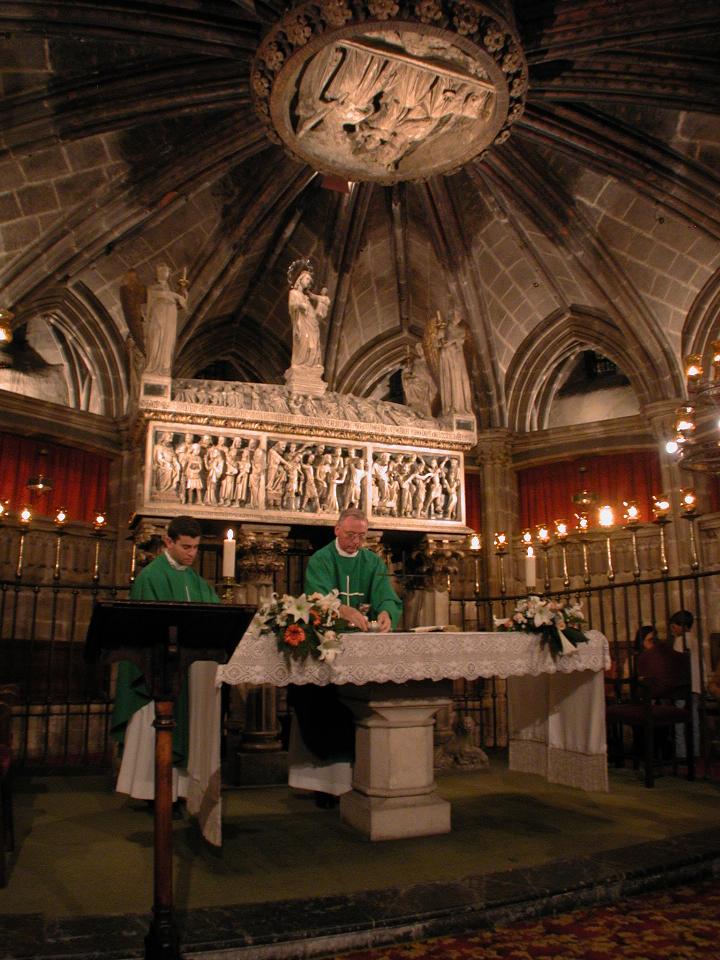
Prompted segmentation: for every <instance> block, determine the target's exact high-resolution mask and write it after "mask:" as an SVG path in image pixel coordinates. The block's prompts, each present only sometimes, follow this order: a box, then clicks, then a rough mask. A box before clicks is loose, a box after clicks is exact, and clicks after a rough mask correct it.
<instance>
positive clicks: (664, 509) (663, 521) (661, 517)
mask: <svg viewBox="0 0 720 960" xmlns="http://www.w3.org/2000/svg"><path fill="white" fill-rule="evenodd" d="M652 509H653V523H655V524H656V525H657V527H658V529H659V530H660V573H661V574H662V575H663V576H664V577H666V576H667V575H668V573H669V572H670V567H669V566H668V561H667V551H666V548H665V527H666V526H667V525H668V524H669V523H670V518H669V517H668V513H670V499H669V497H666V496H665V494H661V495H660V496H659V497H653V508H652Z"/></svg>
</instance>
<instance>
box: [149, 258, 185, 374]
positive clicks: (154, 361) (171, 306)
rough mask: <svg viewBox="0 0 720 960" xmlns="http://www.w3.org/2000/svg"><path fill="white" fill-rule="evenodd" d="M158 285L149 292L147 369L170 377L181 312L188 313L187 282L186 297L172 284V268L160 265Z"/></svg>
mask: <svg viewBox="0 0 720 960" xmlns="http://www.w3.org/2000/svg"><path fill="white" fill-rule="evenodd" d="M155 274H156V277H157V279H156V281H155V283H153V284H151V285H150V286H149V287H148V290H147V301H146V304H145V369H144V371H143V373H144V375H145V376H147V375H148V374H150V375H153V376H160V377H169V376H170V374H171V372H172V362H173V355H174V353H175V340H176V338H177V318H178V310H179V309H180V310H186V309H187V303H188V298H187V294H186V293H185V287H186V286H187V280H186V279H185V278H184V277H182V278H181V279H180V286H181V288H182V293H176V292H175V291H174V290H172V289H171V287H170V284H169V282H168V281H169V277H170V267H168V265H167V264H166V263H159V264H158V265H157V267H156V268H155Z"/></svg>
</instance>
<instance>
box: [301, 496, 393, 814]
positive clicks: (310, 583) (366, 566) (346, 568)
mask: <svg viewBox="0 0 720 960" xmlns="http://www.w3.org/2000/svg"><path fill="white" fill-rule="evenodd" d="M367 529H368V522H367V519H366V518H365V515H364V514H363V512H362V511H361V510H358V509H356V508H349V509H347V510H343V512H342V513H341V514H340V516H339V518H338V521H337V524H336V525H335V540H334V541H333V542H332V543H329V544H328V545H327V546H326V547H323V548H322V549H320V550H318V551H317V552H316V553H314V554H313V555H312V557H311V558H310V562H309V563H308V566H307V570H306V572H305V593H306V594H307V595H308V596H309V595H310V594H312V593H316V592H318V593H322V594H327V593H330V591H331V590H333V589H337V590H338V591H339V594H340V597H339V599H340V601H341V606H340V617H341V618H343V619H344V620H347V622H348V624H350V626H351V627H354V628H356V629H358V630H363V631H367V630H369V629H370V621H375V622H376V623H377V630H378V631H379V632H381V633H387V632H388V631H390V630H392V629H393V628H394V627H396V626H397V624H398V621H399V620H400V616H401V614H402V603H401V601H400V598H399V597H398V595H397V594H396V593H395V590H394V589H393V587H392V584H391V582H390V575H389V573H388V569H387V567H386V566H385V564H384V563H383V561H382V560H381V559H380V557H378V555H377V554H376V553H373V552H372V550H367V549H366V548H364V547H363V543H364V542H365V537H366V536H367ZM288 702H289V703H290V705H291V706H292V707H293V710H294V712H295V718H296V720H297V724H295V723H293V725H292V728H291V733H290V758H289V762H290V772H289V777H288V783H289V785H290V786H291V787H295V788H298V789H304V790H312V791H314V793H315V799H316V802H317V804H318V806H321V807H332V806H334V805H335V803H336V802H337V800H336V798H337V797H338V796H340V795H342V794H343V793H346V792H347V791H348V790H349V789H350V785H351V777H352V760H353V758H354V748H355V727H354V723H353V719H352V714H351V712H350V710H349V708H348V707H346V706H345V705H344V704H343V703H341V702H340V700H339V697H338V694H337V690H336V688H335V687H334V686H332V685H329V686H326V687H316V686H311V685H305V686H294V687H291V688H290V689H289V691H288ZM298 728H299V729H298Z"/></svg>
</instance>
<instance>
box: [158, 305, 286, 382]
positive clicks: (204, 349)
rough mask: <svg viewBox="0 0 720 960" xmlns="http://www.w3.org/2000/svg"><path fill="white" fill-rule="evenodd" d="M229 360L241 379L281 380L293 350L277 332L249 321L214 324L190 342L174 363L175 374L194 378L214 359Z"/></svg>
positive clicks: (259, 380) (198, 333)
mask: <svg viewBox="0 0 720 960" xmlns="http://www.w3.org/2000/svg"><path fill="white" fill-rule="evenodd" d="M219 359H223V360H227V361H228V362H229V363H231V364H232V365H233V367H234V368H235V370H236V371H237V378H236V379H238V380H246V381H248V382H251V383H281V382H283V374H284V373H285V370H286V369H287V368H288V367H289V366H290V351H289V350H288V347H287V345H286V344H284V343H282V342H281V341H280V340H279V339H278V338H277V337H276V336H275V334H274V333H272V332H271V331H269V330H268V329H267V328H266V327H262V326H260V325H259V324H257V323H254V322H252V321H250V320H248V321H246V322H245V323H244V324H240V325H239V326H238V324H236V323H235V322H227V323H225V324H223V325H219V324H213V325H211V326H206V327H205V328H204V329H201V330H199V331H198V332H197V335H196V336H195V337H193V338H192V339H190V340H189V341H187V342H186V343H185V344H184V345H183V347H182V349H181V351H180V353H179V355H178V356H176V357H175V362H174V364H173V375H174V376H175V377H194V376H195V375H196V374H197V371H198V370H202V369H203V368H204V367H206V366H208V365H209V364H210V363H212V362H213V361H214V360H219Z"/></svg>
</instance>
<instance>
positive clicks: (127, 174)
mask: <svg viewBox="0 0 720 960" xmlns="http://www.w3.org/2000/svg"><path fill="white" fill-rule="evenodd" d="M286 6H287V5H286V4H284V3H279V2H251V0H235V2H231V0H212V2H207V0H155V2H154V3H145V2H140V0H113V2H112V3H104V2H101V0H95V2H92V0H81V2H68V0H58V2H51V0H25V2H5V3H3V4H2V5H0V36H2V39H0V63H1V64H2V66H0V80H1V82H2V91H3V97H2V101H1V102H0V231H1V235H2V246H0V300H2V303H3V304H4V305H7V306H11V307H12V308H13V309H14V311H15V312H16V314H17V316H18V318H19V319H20V320H21V321H22V322H24V321H25V320H26V319H27V318H28V317H31V316H33V315H34V314H35V313H37V314H40V313H42V314H43V315H46V316H49V318H50V322H52V311H49V306H48V305H49V304H50V305H54V307H56V308H57V311H59V312H58V313H57V317H58V321H57V322H58V324H59V325H61V326H62V328H63V334H64V336H67V329H68V325H70V326H72V323H73V317H76V318H77V317H80V316H81V322H78V323H77V327H76V329H75V330H74V335H75V337H76V338H77V340H78V349H79V350H80V353H81V354H83V355H87V356H88V357H90V358H92V364H91V366H93V369H94V370H95V374H94V375H95V376H97V377H98V386H97V395H98V396H100V397H102V405H103V412H105V413H107V414H109V415H111V416H117V415H118V413H119V412H120V411H122V409H123V407H124V404H125V402H126V399H127V383H129V382H130V381H129V377H128V376H127V371H126V370H125V369H124V367H123V365H124V364H125V363H126V361H125V360H124V358H123V357H122V355H121V353H122V351H121V350H120V351H119V348H118V345H119V344H121V343H122V339H123V338H124V337H125V335H126V333H127V328H126V323H125V318H124V314H123V310H122V308H121V303H120V297H119V289H120V284H121V282H122V278H123V277H124V276H125V274H126V273H127V271H128V270H131V269H132V270H135V271H136V272H137V274H138V276H139V277H140V279H141V280H142V281H143V282H145V283H148V282H150V281H151V279H152V275H153V268H154V265H155V264H156V263H157V262H158V261H159V260H161V259H162V260H165V261H166V262H168V263H169V264H170V265H171V266H172V269H173V270H175V271H179V270H180V269H181V268H182V267H184V266H186V267H187V270H188V275H189V278H190V287H189V296H190V309H189V310H188V312H187V314H186V315H184V317H183V327H182V330H181V331H180V335H179V340H178V350H177V355H176V360H175V373H176V375H178V376H192V375H196V374H198V373H200V372H201V371H202V370H204V369H206V368H208V367H212V366H213V365H216V364H218V363H225V364H226V365H227V367H228V368H229V369H230V370H231V371H232V375H233V376H235V377H237V378H238V379H242V378H247V379H250V380H257V379H261V380H262V379H265V380H268V381H271V382H281V380H282V373H283V370H284V369H285V367H286V366H287V365H288V364H289V359H290V326H289V322H288V318H287V279H286V272H287V267H288V265H289V263H290V262H291V261H292V260H294V259H295V258H297V257H300V256H308V257H311V258H313V260H314V262H315V264H316V276H317V278H318V280H319V281H320V283H321V284H323V285H325V286H327V287H328V290H329V293H330V296H331V297H332V305H331V309H330V313H329V315H328V318H327V327H326V329H325V330H324V337H325V370H326V379H327V380H328V382H329V383H330V386H331V388H333V389H339V390H350V391H352V392H355V393H359V394H366V395H371V394H372V395H374V396H383V395H384V394H385V392H386V391H387V389H388V383H389V379H390V377H391V376H392V375H393V373H394V372H395V371H397V369H398V368H399V366H400V365H401V364H402V360H403V357H404V356H405V353H406V350H407V346H408V344H410V343H411V342H412V341H413V340H414V339H415V338H417V337H420V336H422V332H423V329H424V327H425V324H426V322H427V320H428V318H429V317H430V316H431V315H432V314H434V313H435V312H436V311H437V310H440V311H441V312H442V313H447V312H448V311H449V310H450V309H451V307H452V306H453V305H454V306H457V307H458V308H459V309H460V310H461V311H462V312H463V314H464V316H465V317H466V319H467V321H468V323H469V324H470V327H471V329H472V333H473V338H474V354H475V358H474V361H473V369H474V390H475V401H476V409H477V414H478V418H479V423H480V425H481V427H484V428H491V427H503V426H510V427H511V429H513V430H521V431H522V430H532V429H537V428H538V427H542V426H543V425H544V424H546V423H547V413H548V409H549V406H550V404H551V403H552V399H553V396H554V395H555V393H556V391H557V388H558V386H559V383H560V381H561V379H562V376H563V375H564V374H563V371H567V367H568V359H569V358H570V357H571V356H572V355H573V354H574V353H577V352H579V351H581V350H583V349H593V350H596V351H597V352H599V353H601V354H604V355H606V356H608V357H610V358H611V359H613V360H614V361H615V362H616V363H617V364H618V365H619V366H620V368H621V369H622V370H623V372H624V373H625V374H626V375H627V376H628V377H629V379H630V382H631V385H632V387H633V389H634V391H635V393H636V396H637V398H638V401H639V402H640V403H641V404H648V403H653V402H657V401H662V400H669V399H672V398H675V397H678V396H680V395H681V394H682V391H683V385H682V371H681V365H680V356H681V352H682V350H683V349H684V348H686V347H688V346H699V347H700V348H701V349H702V348H706V347H707V346H708V344H709V340H710V338H711V335H712V328H713V325H714V323H715V322H716V320H717V314H718V292H717V291H718V284H719V283H720V281H719V280H718V271H719V269H720V199H719V193H720V192H719V187H720V177H719V176H718V174H717V170H718V164H719V162H720V121H718V116H717V113H718V105H719V104H720V76H719V70H718V63H719V62H720V49H719V48H720V42H719V38H720V7H718V4H717V2H715V0H693V2H678V0H672V2H671V0H634V2H633V3H617V2H611V0H554V2H553V0H547V2H545V0H516V2H515V3H514V4H512V9H510V5H508V4H502V5H497V4H496V8H497V9H500V8H503V9H505V10H506V12H507V15H508V17H510V18H513V17H514V23H515V29H516V30H517V36H518V38H519V40H520V43H521V45H522V50H523V52H524V56H525V58H526V60H527V64H528V70H529V75H528V76H529V85H528V90H527V94H526V98H525V109H524V113H523V114H522V115H521V116H519V118H518V119H516V120H515V122H514V123H513V124H512V128H511V131H510V136H509V137H508V138H507V139H505V140H504V142H500V143H497V142H496V143H493V144H491V145H490V147H489V148H488V149H487V150H486V151H484V152H483V153H482V154H481V155H480V156H478V157H475V158H473V159H471V160H469V161H468V162H467V163H466V164H465V166H464V167H462V169H459V170H456V171H455V172H452V173H450V174H447V175H436V176H432V177H430V178H429V179H427V180H419V181H417V180H413V181H408V182H396V183H393V184H389V185H381V184H378V183H371V182H357V183H353V184H348V185H345V188H344V189H343V184H342V183H337V182H328V180H327V178H324V177H323V175H322V174H320V173H319V172H318V171H316V170H314V169H313V168H312V167H311V166H309V165H307V164H305V163H301V162H298V161H297V159H294V158H292V157H291V156H288V154H287V153H286V152H285V150H284V149H283V147H282V146H281V145H279V144H275V143H273V142H271V141H270V140H269V139H268V136H267V134H266V130H265V127H264V125H263V124H261V122H260V120H259V119H258V115H257V113H256V112H255V109H254V107H253V102H252V95H251V90H250V74H251V67H252V64H253V60H254V58H255V54H256V51H257V50H258V48H259V47H260V45H261V43H262V42H263V39H264V38H265V37H266V35H268V33H269V31H271V28H272V27H273V25H274V24H275V23H276V22H277V21H278V20H279V19H280V18H281V17H282V16H283V14H284V13H285V10H286ZM416 6H417V5H416V4H415V3H414V2H410V3H402V2H401V3H399V4H398V9H399V13H398V16H400V15H402V14H403V13H404V12H405V13H407V12H408V11H410V9H411V8H412V11H415V8H416ZM63 288H64V289H65V290H66V291H67V294H66V296H65V297H64V298H63V297H62V296H60V295H59V293H58V290H59V289H63ZM76 301H78V302H82V310H81V311H79V310H77V309H75V308H74V307H73V309H70V308H69V307H68V305H72V304H74V303H75V302H76ZM93 325H94V326H95V330H93ZM108 326H111V327H112V329H111V330H108ZM102 344H105V345H107V351H106V352H107V353H108V358H107V359H106V360H105V361H103V362H100V361H99V360H98V359H97V357H98V351H102V350H104V349H105V348H104V347H103V346H102Z"/></svg>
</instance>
